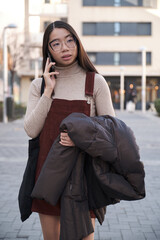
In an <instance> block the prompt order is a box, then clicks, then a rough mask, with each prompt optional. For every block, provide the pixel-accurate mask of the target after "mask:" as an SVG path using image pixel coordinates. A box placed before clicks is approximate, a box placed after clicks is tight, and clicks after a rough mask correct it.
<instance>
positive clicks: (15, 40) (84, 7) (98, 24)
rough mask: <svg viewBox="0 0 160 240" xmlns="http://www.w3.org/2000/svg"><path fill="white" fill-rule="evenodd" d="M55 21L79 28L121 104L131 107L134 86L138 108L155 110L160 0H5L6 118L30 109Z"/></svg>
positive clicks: (2, 76) (1, 4)
mask: <svg viewBox="0 0 160 240" xmlns="http://www.w3.org/2000/svg"><path fill="white" fill-rule="evenodd" d="M55 20H62V21H66V22H68V23H69V24H71V25H72V26H73V27H74V28H75V30H76V31H77V33H78V35H79V36H80V38H81V40H82V43H83V45H84V47H85V49H86V51H87V53H88V55H89V57H90V59H91V61H92V62H93V63H94V64H95V66H96V68H97V70H98V71H99V73H101V74H102V75H103V76H104V77H105V79H106V81H107V82H108V84H109V87H110V90H111V95H112V100H113V104H114V108H115V109H121V110H124V109H126V103H127V101H128V99H129V94H130V92H131V91H134V94H135V97H134V102H135V108H136V109H137V110H142V111H143V112H145V111H147V110H151V111H154V110H155V105H154V103H155V101H156V100H157V99H158V98H160V0H76V1H75V0H34V1H31V0H5V1H3V0H0V119H1V120H3V121H4V122H5V121H7V119H8V118H9V119H13V118H16V117H17V116H21V115H22V114H24V112H25V107H26V103H27V98H28V90H29V86H30V82H31V81H32V80H33V79H34V78H37V77H38V76H41V74H42V51H41V48H42V38H43V33H44V30H45V28H46V27H47V25H48V24H50V23H51V22H53V21H55ZM3 102H4V104H5V106H4V109H3ZM3 115H5V116H4V117H3ZM4 118H5V119H4Z"/></svg>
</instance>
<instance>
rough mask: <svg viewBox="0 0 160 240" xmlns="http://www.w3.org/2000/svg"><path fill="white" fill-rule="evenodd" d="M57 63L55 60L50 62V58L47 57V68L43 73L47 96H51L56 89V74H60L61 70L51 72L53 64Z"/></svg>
mask: <svg viewBox="0 0 160 240" xmlns="http://www.w3.org/2000/svg"><path fill="white" fill-rule="evenodd" d="M54 65H55V63H54V62H49V58H47V61H46V66H45V70H44V73H43V77H44V80H45V90H44V95H45V96H47V97H49V98H50V97H51V95H52V92H53V90H54V87H55V85H56V79H55V75H58V74H59V72H49V71H50V68H51V66H54Z"/></svg>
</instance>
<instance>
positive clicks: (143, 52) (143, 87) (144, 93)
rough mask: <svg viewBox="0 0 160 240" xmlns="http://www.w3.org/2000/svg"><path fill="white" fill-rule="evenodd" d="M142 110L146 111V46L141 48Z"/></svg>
mask: <svg viewBox="0 0 160 240" xmlns="http://www.w3.org/2000/svg"><path fill="white" fill-rule="evenodd" d="M141 50H142V112H143V113H145V112H146V48H145V47H143V48H142V49H141Z"/></svg>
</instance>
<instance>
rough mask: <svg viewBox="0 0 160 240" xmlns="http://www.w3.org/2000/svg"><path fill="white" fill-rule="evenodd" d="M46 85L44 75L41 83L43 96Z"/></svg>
mask: <svg viewBox="0 0 160 240" xmlns="http://www.w3.org/2000/svg"><path fill="white" fill-rule="evenodd" d="M44 87H45V81H44V77H43V76H42V84H41V96H42V94H43V93H44Z"/></svg>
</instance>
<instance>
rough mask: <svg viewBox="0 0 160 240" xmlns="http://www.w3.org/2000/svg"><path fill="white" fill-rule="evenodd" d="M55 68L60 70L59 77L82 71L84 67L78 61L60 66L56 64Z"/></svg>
mask: <svg viewBox="0 0 160 240" xmlns="http://www.w3.org/2000/svg"><path fill="white" fill-rule="evenodd" d="M55 70H56V71H57V72H59V74H58V77H68V76H72V75H74V74H77V73H79V72H80V71H82V68H81V67H80V66H79V64H78V61H76V62H74V63H73V64H71V65H69V66H66V67H58V66H56V65H55Z"/></svg>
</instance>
